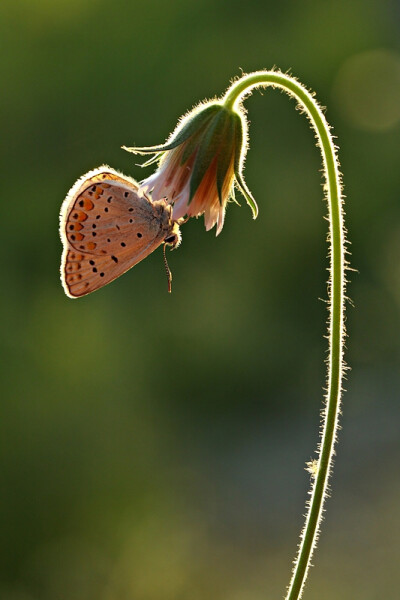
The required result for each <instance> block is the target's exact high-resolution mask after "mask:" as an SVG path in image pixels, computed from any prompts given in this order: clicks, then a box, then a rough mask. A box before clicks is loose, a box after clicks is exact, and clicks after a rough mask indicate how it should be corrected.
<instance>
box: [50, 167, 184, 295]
mask: <svg viewBox="0 0 400 600" xmlns="http://www.w3.org/2000/svg"><path fill="white" fill-rule="evenodd" d="M173 228H174V225H173V222H172V221H171V209H170V207H169V206H168V205H167V204H166V203H164V202H162V201H161V202H152V201H151V200H150V199H149V198H148V197H147V196H146V195H145V194H143V193H141V192H140V190H139V186H138V184H137V183H136V181H134V179H131V178H129V177H126V176H124V175H121V174H119V173H118V172H117V171H114V170H113V169H111V168H110V167H107V166H102V167H99V169H95V170H94V171H90V172H89V173H87V174H86V175H84V176H83V177H81V178H80V179H79V180H78V181H77V182H76V183H75V185H74V186H73V187H72V189H71V190H70V192H69V193H68V195H67V197H66V199H65V200H64V203H63V205H62V208H61V215H60V235H61V239H62V242H63V244H64V251H63V255H62V261H61V281H62V284H63V287H64V290H65V292H66V294H67V295H68V296H70V297H71V298H78V297H80V296H84V295H86V294H89V293H90V292H94V291H95V290H97V289H99V288H101V287H103V286H104V285H106V284H107V283H110V282H111V281H113V280H114V279H116V278H117V277H119V276H120V275H122V274H123V273H125V272H126V271H127V270H128V269H130V268H131V267H133V266H134V265H136V264H137V263H138V262H140V261H141V260H142V259H143V258H145V257H146V256H148V255H149V254H150V253H151V252H153V250H155V249H156V248H157V247H158V246H160V245H161V244H162V242H163V241H164V240H165V239H167V238H168V236H169V235H170V233H171V232H172V230H173Z"/></svg>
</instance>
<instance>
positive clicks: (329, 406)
mask: <svg viewBox="0 0 400 600" xmlns="http://www.w3.org/2000/svg"><path fill="white" fill-rule="evenodd" d="M267 86H272V87H277V88H280V89H282V90H284V91H285V92H287V93H288V94H289V95H290V96H294V98H296V100H297V101H298V103H299V105H300V106H301V108H302V109H303V111H304V112H305V113H306V115H307V117H308V119H309V120H310V122H311V125H312V127H313V128H314V130H315V132H316V137H317V140H318V142H317V143H318V146H319V148H320V150H321V154H322V160H323V166H324V177H325V186H324V189H325V190H326V199H327V203H328V208H329V245H330V253H329V254H330V277H329V282H328V293H329V321H328V331H329V361H328V385H327V393H326V396H325V403H324V411H323V426H322V433H321V442H320V445H319V456H318V462H317V465H316V468H315V471H313V475H314V477H313V484H312V489H311V492H310V496H311V497H310V500H309V502H308V503H307V516H306V521H305V525H304V529H303V530H302V532H301V539H300V544H299V549H298V553H297V555H296V558H295V561H294V568H293V573H292V578H291V581H290V584H289V587H288V591H287V595H286V600H297V599H298V598H301V596H302V592H303V589H304V584H305V581H306V578H307V574H308V570H309V567H310V564H311V558H312V554H313V551H314V549H315V546H316V542H317V539H318V533H319V528H320V525H321V520H322V514H323V509H324V503H325V500H326V497H327V492H328V481H329V475H330V473H331V471H332V463H333V454H334V445H335V440H336V432H337V427H338V417H339V412H340V396H341V389H342V376H343V370H344V366H343V338H344V288H345V276H344V271H345V232H344V224H343V212H342V198H341V182H340V174H339V163H338V159H337V156H336V152H335V146H334V143H333V140H332V136H331V134H330V128H329V125H328V123H327V121H326V119H325V116H324V114H323V112H322V110H321V108H320V107H319V105H318V103H317V102H316V100H314V97H313V95H312V94H311V93H310V92H309V91H308V90H307V89H306V88H305V87H304V86H303V85H302V84H301V83H299V82H298V81H297V80H296V79H294V78H293V77H290V76H289V75H285V74H283V73H280V72H278V71H258V72H256V73H251V74H249V75H244V76H243V77H242V78H241V79H239V80H237V81H235V82H234V83H233V84H232V85H231V87H230V88H229V89H228V91H227V92H226V95H225V97H224V99H223V102H224V105H225V106H226V107H227V108H230V109H233V108H234V107H235V105H238V104H239V103H240V102H242V100H243V98H244V97H245V96H246V95H248V94H249V93H250V92H251V90H252V89H254V88H256V87H267Z"/></svg>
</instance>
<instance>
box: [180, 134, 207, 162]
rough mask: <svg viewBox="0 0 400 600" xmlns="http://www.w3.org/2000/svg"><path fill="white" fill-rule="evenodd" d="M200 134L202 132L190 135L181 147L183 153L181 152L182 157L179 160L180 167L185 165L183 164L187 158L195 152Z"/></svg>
mask: <svg viewBox="0 0 400 600" xmlns="http://www.w3.org/2000/svg"><path fill="white" fill-rule="evenodd" d="M202 133H203V131H202V130H200V131H197V132H196V133H194V134H193V135H192V137H191V138H190V139H188V140H187V142H186V144H185V145H184V147H183V152H182V156H181V160H180V165H181V166H182V165H184V164H185V162H186V161H187V160H188V159H189V157H190V156H191V155H192V154H193V152H194V151H195V150H196V148H197V146H198V145H199V140H200V137H201V134H202Z"/></svg>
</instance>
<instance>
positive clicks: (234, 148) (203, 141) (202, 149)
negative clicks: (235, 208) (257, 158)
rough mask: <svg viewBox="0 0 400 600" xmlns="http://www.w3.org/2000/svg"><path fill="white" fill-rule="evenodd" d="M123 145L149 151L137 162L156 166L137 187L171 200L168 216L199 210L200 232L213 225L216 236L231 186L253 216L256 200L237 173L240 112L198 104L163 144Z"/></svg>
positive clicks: (243, 145) (243, 137)
mask: <svg viewBox="0 0 400 600" xmlns="http://www.w3.org/2000/svg"><path fill="white" fill-rule="evenodd" d="M124 149H125V150H127V151H129V152H133V153H134V154H154V156H153V157H152V158H151V159H150V160H149V161H147V162H146V163H144V164H143V165H142V166H147V165H150V164H152V163H154V162H158V169H157V170H156V171H155V172H154V173H153V175H151V176H150V177H148V178H147V179H145V180H144V181H142V184H141V186H142V188H143V189H144V190H145V191H151V192H152V199H153V200H160V199H162V198H165V199H166V201H167V202H168V203H170V204H173V218H174V220H178V219H180V218H182V217H184V216H185V215H187V216H188V217H198V216H200V215H202V214H204V221H205V226H206V230H207V231H208V230H209V229H211V228H212V227H214V225H215V224H216V225H217V231H216V233H217V235H218V234H219V233H220V232H221V230H222V227H223V224H224V218H225V209H226V204H227V202H228V200H229V198H231V197H233V191H234V186H235V185H236V186H237V188H238V189H239V190H240V191H241V192H242V194H243V195H244V197H245V198H246V200H247V202H248V204H249V205H250V207H251V209H252V211H253V217H254V218H256V216H257V213H258V208H257V204H256V202H255V200H254V198H253V196H252V195H251V193H250V191H249V190H248V188H247V186H246V184H245V182H244V180H243V175H242V170H243V164H244V159H245V156H246V152H247V123H246V119H245V115H244V113H242V112H237V111H236V110H232V109H231V108H227V107H225V106H224V105H223V104H221V103H218V102H209V103H207V104H202V105H200V106H199V107H197V108H195V109H194V110H193V111H191V112H190V113H189V114H188V115H186V116H185V117H183V118H182V119H181V120H180V122H179V123H178V125H177V127H176V129H175V131H174V132H173V133H172V135H171V136H170V138H169V139H168V140H167V142H166V143H165V144H162V145H160V146H150V147H147V148H127V147H125V146H124Z"/></svg>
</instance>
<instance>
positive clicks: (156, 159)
mask: <svg viewBox="0 0 400 600" xmlns="http://www.w3.org/2000/svg"><path fill="white" fill-rule="evenodd" d="M163 154H164V152H157V154H155V155H154V156H152V157H151V158H149V160H146V162H144V163H142V164H139V165H138V166H139V167H149V166H150V165H152V164H154V163H156V162H159V161H160V160H161V158H162V156H163Z"/></svg>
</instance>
